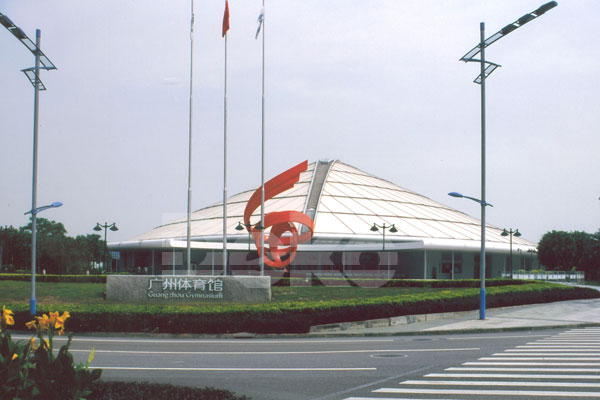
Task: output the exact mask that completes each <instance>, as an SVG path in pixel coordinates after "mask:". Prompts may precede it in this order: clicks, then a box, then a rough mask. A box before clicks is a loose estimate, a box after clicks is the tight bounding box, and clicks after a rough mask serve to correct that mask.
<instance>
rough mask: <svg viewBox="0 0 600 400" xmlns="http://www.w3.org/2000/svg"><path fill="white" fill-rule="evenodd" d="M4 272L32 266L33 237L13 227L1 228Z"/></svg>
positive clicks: (0, 242) (0, 239)
mask: <svg viewBox="0 0 600 400" xmlns="http://www.w3.org/2000/svg"><path fill="white" fill-rule="evenodd" d="M0 246H1V247H2V260H1V261H2V262H0V264H1V265H2V266H3V271H14V270H15V269H25V268H27V266H29V265H31V264H30V263H31V262H30V260H31V256H30V253H31V250H30V248H31V247H30V246H31V236H30V235H27V233H25V232H22V231H21V230H19V229H16V228H13V227H12V226H5V227H4V228H2V227H0Z"/></svg>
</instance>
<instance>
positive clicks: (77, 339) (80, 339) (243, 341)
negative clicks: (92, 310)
mask: <svg viewBox="0 0 600 400" xmlns="http://www.w3.org/2000/svg"><path fill="white" fill-rule="evenodd" d="M13 338H15V339H29V338H31V335H29V336H25V335H13ZM53 340H54V341H61V340H62V341H64V342H66V341H67V340H68V338H65V337H55V338H54V339H53ZM393 341H394V339H365V340H360V339H338V340H336V339H331V340H294V339H290V340H261V339H226V340H216V339H215V340H200V339H199V340H189V339H182V340H176V339H103V338H86V337H77V336H75V337H73V344H76V343H80V342H101V343H102V342H106V343H139V344H145V343H151V344H156V343H158V344H160V343H165V344H167V343H169V344H170V343H176V344H195V343H198V344H227V345H231V344H239V345H252V344H269V345H270V344H304V343H306V344H313V343H316V344H330V343H341V344H344V343H381V342H386V343H390V342H393Z"/></svg>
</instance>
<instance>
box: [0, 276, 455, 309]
mask: <svg viewBox="0 0 600 400" xmlns="http://www.w3.org/2000/svg"><path fill="white" fill-rule="evenodd" d="M271 289H272V295H273V302H287V301H292V302H299V301H326V300H342V299H361V298H374V297H382V296H400V295H404V294H417V293H430V292H439V291H441V290H443V289H434V288H414V287H397V288H360V287H326V286H309V287H305V286H299V287H295V286H292V287H279V286H274V287H272V288H271ZM105 290H106V284H104V283H50V282H37V283H36V299H37V302H38V304H56V305H60V304H94V303H103V304H105V303H107V301H106V300H104V298H103V292H104V291H105ZM446 290H448V289H446ZM30 295H31V282H21V281H0V304H9V303H11V304H15V303H22V304H29V297H30ZM170 304H173V303H170ZM185 304H187V305H190V303H185Z"/></svg>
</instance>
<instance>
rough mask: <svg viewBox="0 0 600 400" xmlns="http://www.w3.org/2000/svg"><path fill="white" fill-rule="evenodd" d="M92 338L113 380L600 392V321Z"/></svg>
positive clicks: (254, 392)
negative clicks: (448, 330) (424, 330)
mask: <svg viewBox="0 0 600 400" xmlns="http://www.w3.org/2000/svg"><path fill="white" fill-rule="evenodd" d="M60 340H64V339H63V338H60ZM60 344H62V343H61V342H60V341H57V342H56V345H57V346H58V345H60ZM519 346H526V347H519ZM595 347H598V350H594V348H595ZM92 348H94V349H95V351H96V357H95V360H94V362H93V364H92V367H96V368H102V369H103V370H104V372H103V374H102V378H103V379H104V380H124V381H151V382H162V383H171V384H176V385H186V386H199V387H203V386H212V387H216V388H221V389H228V390H231V391H233V392H235V393H237V394H244V395H247V396H249V397H251V398H252V399H254V400H287V399H290V400H300V399H318V400H325V399H339V400H343V399H352V400H359V399H360V400H363V399H367V398H368V399H407V398H418V399H433V398H436V399H441V398H443V399H464V398H468V399H472V398H473V399H483V398H486V399H487V398H493V399H499V398H503V399H504V398H519V399H527V398H544V399H550V398H557V399H558V398H561V399H564V398H578V397H580V398H590V397H600V387H596V388H594V386H600V383H599V382H600V362H599V361H596V360H600V328H575V329H567V328H565V329H560V330H556V329H555V330H542V331H524V332H504V333H487V334H458V335H427V336H425V335H419V336H395V337H355V338H352V337H351V338H348V337H346V338H330V337H327V338H312V337H311V338H273V339H210V338H208V339H205V338H182V337H176V338H160V337H132V336H77V337H75V338H74V340H73V344H72V347H71V351H72V353H73V354H74V356H75V357H76V359H78V360H85V359H86V358H87V356H88V354H89V352H90V351H91V350H92ZM594 352H596V353H594ZM521 375H532V376H530V377H523V376H521ZM559 375H562V377H558V376H559ZM565 375H568V376H565ZM569 376H570V377H571V378H569ZM534 382H542V383H534ZM536 385H537V386H536Z"/></svg>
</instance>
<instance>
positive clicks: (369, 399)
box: [344, 397, 455, 400]
mask: <svg viewBox="0 0 600 400" xmlns="http://www.w3.org/2000/svg"><path fill="white" fill-rule="evenodd" d="M344 400H414V397H411V398H410V399H409V398H406V397H402V398H400V397H393V398H392V397H347V398H345V399H344ZM435 400H455V399H440V398H436V399H435Z"/></svg>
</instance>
